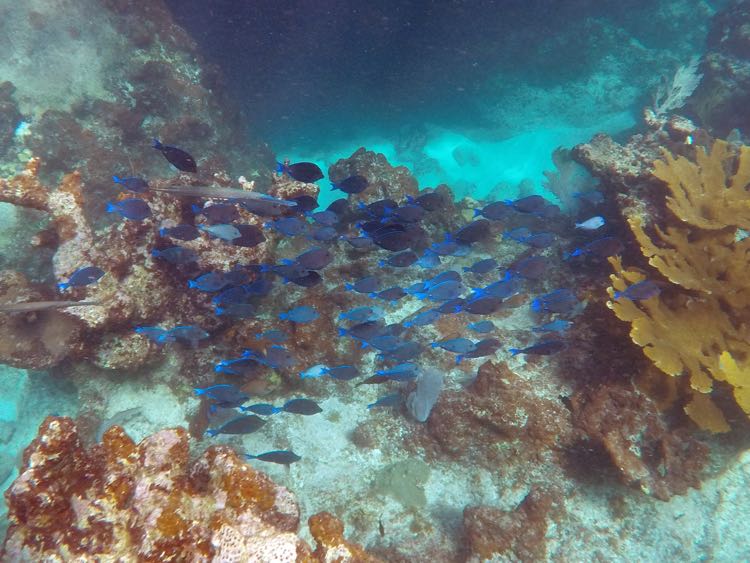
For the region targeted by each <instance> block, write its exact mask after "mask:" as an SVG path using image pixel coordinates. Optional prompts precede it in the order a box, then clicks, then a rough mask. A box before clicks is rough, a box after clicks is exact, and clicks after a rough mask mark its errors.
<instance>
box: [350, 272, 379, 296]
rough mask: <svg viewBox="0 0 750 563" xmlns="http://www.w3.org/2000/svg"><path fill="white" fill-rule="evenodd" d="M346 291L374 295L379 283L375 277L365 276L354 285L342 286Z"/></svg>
mask: <svg viewBox="0 0 750 563" xmlns="http://www.w3.org/2000/svg"><path fill="white" fill-rule="evenodd" d="M344 287H345V288H346V289H347V291H356V292H357V293H374V292H376V291H377V290H378V288H379V287H380V282H379V281H378V278H377V277H375V276H366V277H364V278H360V279H358V280H357V281H355V282H354V283H347V284H344Z"/></svg>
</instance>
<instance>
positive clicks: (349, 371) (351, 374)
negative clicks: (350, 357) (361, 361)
mask: <svg viewBox="0 0 750 563" xmlns="http://www.w3.org/2000/svg"><path fill="white" fill-rule="evenodd" d="M324 371H325V374H326V375H327V376H328V377H332V378H333V379H338V380H340V381H351V380H352V379H354V378H355V377H359V370H358V369H357V368H356V367H354V366H350V365H343V366H334V367H332V368H326V369H325V370H324Z"/></svg>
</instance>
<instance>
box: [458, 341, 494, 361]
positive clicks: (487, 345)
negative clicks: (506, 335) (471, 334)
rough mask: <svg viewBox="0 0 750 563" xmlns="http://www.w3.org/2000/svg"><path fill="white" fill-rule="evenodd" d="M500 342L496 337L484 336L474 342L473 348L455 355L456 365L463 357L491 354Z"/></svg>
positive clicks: (482, 356) (478, 356)
mask: <svg viewBox="0 0 750 563" xmlns="http://www.w3.org/2000/svg"><path fill="white" fill-rule="evenodd" d="M500 346H501V343H500V341H499V340H498V339H497V338H485V339H484V340H480V341H479V342H477V343H476V345H475V346H474V349H473V350H470V351H469V352H467V353H466V354H459V355H458V356H456V365H458V364H460V363H461V361H462V360H463V359H464V358H484V357H487V356H492V355H493V354H494V353H495V352H497V350H498V349H499V348H500Z"/></svg>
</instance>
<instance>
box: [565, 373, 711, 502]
mask: <svg viewBox="0 0 750 563" xmlns="http://www.w3.org/2000/svg"><path fill="white" fill-rule="evenodd" d="M571 406H572V411H573V420H574V424H575V426H576V428H577V429H579V430H581V431H583V432H584V433H585V435H586V436H587V438H588V439H589V440H591V441H593V442H595V443H596V444H598V445H599V446H601V447H602V448H604V450H605V451H606V452H607V454H608V455H609V458H610V459H611V461H612V463H613V465H614V466H615V467H616V468H617V469H618V470H619V474H620V477H621V479H622V481H623V482H625V483H626V484H629V485H633V486H635V487H638V488H639V489H641V490H642V491H643V492H644V493H646V494H648V495H651V496H654V497H656V498H658V499H660V500H665V501H666V500H669V498H670V497H672V496H674V495H682V494H685V493H686V492H687V490H688V488H690V487H693V488H696V489H697V488H700V478H701V474H702V472H703V469H704V467H705V465H706V463H707V462H708V446H706V445H705V444H704V443H703V442H700V441H698V440H697V439H695V438H694V437H693V436H692V435H691V434H690V432H689V430H687V429H677V430H670V429H669V428H668V427H667V425H666V423H665V422H664V420H663V418H662V416H661V415H660V414H659V413H658V411H657V409H656V405H655V403H654V402H653V401H651V399H649V398H648V397H647V396H646V395H643V394H642V393H640V392H639V391H637V390H635V389H633V388H632V387H631V386H627V387H624V386H622V385H618V384H612V385H603V386H600V387H599V388H597V389H594V390H583V391H581V392H579V393H577V394H576V395H574V396H573V397H572V399H571Z"/></svg>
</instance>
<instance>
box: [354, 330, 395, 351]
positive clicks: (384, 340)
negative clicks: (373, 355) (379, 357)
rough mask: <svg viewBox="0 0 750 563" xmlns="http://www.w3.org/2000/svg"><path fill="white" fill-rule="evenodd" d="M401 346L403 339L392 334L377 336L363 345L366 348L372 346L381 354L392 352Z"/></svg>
mask: <svg viewBox="0 0 750 563" xmlns="http://www.w3.org/2000/svg"><path fill="white" fill-rule="evenodd" d="M400 344H401V339H400V338H399V337H398V336H393V335H392V334H383V335H381V336H376V337H375V338H372V339H370V340H368V341H367V342H363V343H362V347H363V348H364V347H365V346H368V345H369V346H372V347H373V348H375V349H376V350H380V351H381V352H391V351H393V350H395V349H396V348H398V347H399V345H400Z"/></svg>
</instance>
